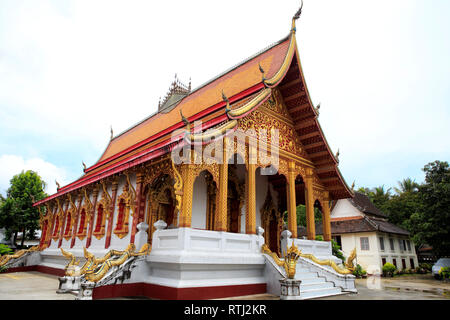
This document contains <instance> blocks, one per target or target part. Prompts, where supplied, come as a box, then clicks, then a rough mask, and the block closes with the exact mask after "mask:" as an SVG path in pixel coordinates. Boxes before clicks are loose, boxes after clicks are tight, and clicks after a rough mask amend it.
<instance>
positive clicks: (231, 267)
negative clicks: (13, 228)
mask: <svg viewBox="0 0 450 320" xmlns="http://www.w3.org/2000/svg"><path fill="white" fill-rule="evenodd" d="M297 18H298V16H296V17H294V19H293V20H292V28H291V31H290V32H289V34H288V35H287V36H286V37H285V38H283V39H281V40H280V41H277V42H276V43H274V44H272V45H271V46H269V47H268V48H265V49H264V50H262V51H260V52H258V53H257V54H255V55H254V56H252V57H250V58H248V59H246V60H245V61H243V62H241V63H240V64H239V65H237V66H235V67H233V68H232V69H230V70H228V71H226V72H224V73H223V74H221V75H219V76H217V77H216V78H214V79H212V80H210V81H208V82H207V83H205V84H203V85H201V86H200V87H198V88H195V89H191V85H190V84H189V85H184V84H182V83H181V81H179V80H178V79H175V81H174V82H173V84H172V86H171V88H170V90H169V93H168V94H167V96H166V97H165V98H164V99H163V101H160V103H159V107H158V112H156V113H155V114H153V115H151V116H149V117H148V118H146V119H144V120H143V121H141V122H140V123H138V124H136V125H135V126H133V127H132V128H130V129H128V130H127V131H125V132H123V133H121V134H119V135H117V136H111V140H110V142H109V144H108V146H107V148H106V150H105V151H104V153H103V154H102V156H101V157H100V159H99V160H98V162H97V163H96V164H94V165H92V166H90V167H85V168H84V175H83V176H82V177H81V178H79V179H78V180H76V181H74V182H72V183H70V184H69V185H66V186H63V187H60V188H58V190H57V193H55V194H53V195H51V196H49V197H48V198H46V199H44V200H42V201H39V202H36V203H35V204H34V205H35V206H37V207H38V208H39V210H40V212H41V218H40V225H41V231H42V236H41V241H40V244H39V254H40V260H39V266H40V270H43V271H46V272H51V273H55V274H60V275H63V274H64V271H65V272H66V273H65V274H66V275H67V263H68V260H67V257H66V255H64V254H63V253H64V252H65V253H66V254H67V253H68V252H69V253H70V255H71V256H73V257H74V259H80V261H87V260H88V257H89V254H91V255H93V256H96V257H101V256H105V255H107V254H108V252H113V251H114V250H116V251H117V250H124V249H125V248H128V247H129V246H130V245H133V246H132V247H133V248H134V247H135V248H136V250H139V249H140V248H141V247H145V248H147V249H146V250H147V251H145V252H146V253H145V255H144V256H145V258H141V260H139V261H141V262H140V263H139V264H138V265H137V266H138V267H137V268H134V269H133V270H134V271H133V272H132V273H131V277H129V278H127V280H126V281H125V282H124V283H123V284H121V287H120V288H122V289H123V290H125V289H124V288H126V290H128V291H127V292H128V293H129V292H130V290H131V291H133V290H134V291H133V292H134V293H136V294H138V293H139V294H141V295H147V296H149V297H155V298H167V299H185V298H194V299H197V298H214V297H226V296H233V295H235V296H236V295H244V294H253V293H263V292H275V293H276V292H277V290H280V284H277V283H276V282H277V281H275V280H273V279H276V278H277V277H278V278H280V275H282V274H283V272H284V271H283V270H279V269H280V268H279V266H280V265H281V264H280V263H279V264H278V266H277V264H276V263H273V262H274V261H275V260H270V261H269V262H268V259H272V258H270V257H271V256H272V257H274V256H273V255H272V254H275V255H276V256H278V257H281V258H282V257H284V256H285V255H286V252H287V250H288V248H289V246H292V245H293V244H295V245H296V246H297V247H298V248H299V250H300V251H301V252H302V253H303V254H314V255H315V257H316V258H317V259H319V260H320V259H322V260H323V261H328V262H327V263H328V264H327V263H318V262H317V261H319V260H317V259H316V260H317V261H314V259H313V260H311V259H310V260H311V261H309V262H308V261H306V260H307V258H301V259H304V260H305V261H304V262H302V263H304V265H303V266H302V267H301V268H303V269H301V268H300V267H299V266H297V273H298V274H299V276H300V275H301V272H302V271H303V272H304V274H305V275H307V274H309V273H311V272H312V271H311V270H312V269H314V268H318V269H317V270H319V269H320V268H322V269H323V270H322V269H320V270H319V271H317V270H316V271H315V272H316V273H317V274H320V273H321V272H322V273H327V272H328V273H333V272H334V276H335V277H336V279H337V278H339V277H340V278H339V279H338V280H336V281H334V282H333V281H332V284H330V283H328V284H325V285H323V284H322V285H321V286H318V285H317V284H318V283H319V282H320V281H316V282H314V281H310V283H311V285H314V284H316V287H317V288H316V287H311V289H310V292H313V291H314V290H316V291H317V290H319V289H320V288H325V289H326V290H328V291H326V290H325V293H323V292H322V293H321V294H322V295H326V294H327V292H328V294H336V293H337V292H338V291H339V292H341V291H342V290H337V289H336V288H338V287H339V285H338V283H340V282H339V281H344V282H345V281H347V282H348V281H349V279H350V278H351V276H350V275H349V272H339V270H344V269H342V266H341V267H340V268H341V269H336V268H337V267H336V266H332V264H334V265H336V264H335V263H334V262H333V261H336V259H334V257H333V256H332V255H331V247H330V240H331V227H330V203H331V201H333V200H338V199H345V198H351V197H352V196H353V193H352V191H351V189H350V188H348V186H347V184H346V183H345V181H344V179H343V177H342V175H341V173H340V171H339V169H338V163H339V159H338V155H335V154H333V152H332V151H331V149H330V146H329V145H328V143H327V141H326V139H325V136H324V134H323V131H322V128H321V126H320V124H319V121H318V118H319V108H318V107H315V106H314V105H313V103H312V101H311V98H310V95H309V93H308V89H307V86H306V83H305V79H304V75H303V71H302V68H301V63H300V58H299V52H298V48H297V44H296V37H295V34H296V27H295V20H296V19H297ZM299 204H304V205H305V206H306V212H307V239H298V237H297V217H296V207H297V205H299ZM315 207H317V208H319V209H320V210H321V212H322V215H323V219H322V221H323V226H322V229H323V237H324V240H325V241H315V230H316V228H315V225H314V208H315ZM262 247H264V250H265V251H264V250H263V251H262ZM308 250H309V251H308ZM129 256H130V255H129ZM275 258H276V257H275ZM275 258H274V259H275ZM301 259H300V260H301ZM276 261H278V260H276ZM336 263H338V261H336ZM268 268H269V269H268ZM270 268H272V269H270ZM277 268H278V269H277ZM336 270H337V271H336ZM347 271H348V270H347ZM277 272H278V273H277ZM310 276H311V275H310ZM311 277H312V276H311ZM311 277H310V278H311ZM324 277H325V276H324ZM344 278H345V279H344ZM270 279H272V280H270ZM308 279H309V278H308V277H306V278H305V279H304V280H303V283H304V285H305V286H307V285H308V281H307V280H308ZM311 279H312V278H311ZM327 279H328V278H327ZM316 280H317V279H316ZM327 281H328V280H327ZM330 281H331V280H330ZM330 281H328V282H330ZM96 283H98V282H96ZM111 286H112V285H111V284H108V285H105V286H103V287H101V286H97V287H96V288H95V289H94V293H93V297H94V298H100V297H109V296H112V295H113V293H112V292H113V291H114V290H112V289H110V287H111ZM116 286H119V285H118V284H117V283H116ZM344 287H345V286H341V287H339V288H341V289H342V288H344ZM108 288H109V289H108ZM198 288H202V290H196V289H198ZM307 289H308V288H307V287H304V288H303V290H304V292H306V294H305V295H304V296H305V297H314V296H317V294H316V295H314V292H313V293H309V295H308V290H307ZM344 289H345V288H344ZM323 290H324V289H322V291H323ZM114 292H115V293H114V294H116V295H117V294H118V293H117V292H120V290H119V289H117V288H116V289H115V291H114ZM124 292H125V291H124ZM319 296H320V295H319Z"/></svg>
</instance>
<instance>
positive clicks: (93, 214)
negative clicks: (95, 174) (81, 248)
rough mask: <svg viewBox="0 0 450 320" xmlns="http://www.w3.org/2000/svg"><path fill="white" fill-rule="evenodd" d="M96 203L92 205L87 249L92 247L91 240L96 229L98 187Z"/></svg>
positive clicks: (94, 193) (95, 193)
mask: <svg viewBox="0 0 450 320" xmlns="http://www.w3.org/2000/svg"><path fill="white" fill-rule="evenodd" d="M93 195H94V203H93V204H92V209H91V219H90V221H89V231H88V237H87V240H86V248H89V247H90V245H91V240H92V231H93V229H94V221H95V209H96V208H95V207H96V206H97V196H98V187H95V189H94V192H93Z"/></svg>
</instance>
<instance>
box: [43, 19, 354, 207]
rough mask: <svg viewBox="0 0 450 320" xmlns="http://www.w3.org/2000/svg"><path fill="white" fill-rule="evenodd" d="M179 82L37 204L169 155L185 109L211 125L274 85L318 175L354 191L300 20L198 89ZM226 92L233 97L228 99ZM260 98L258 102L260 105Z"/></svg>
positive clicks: (340, 194)
mask: <svg viewBox="0 0 450 320" xmlns="http://www.w3.org/2000/svg"><path fill="white" fill-rule="evenodd" d="M262 73H263V76H262ZM175 87H177V88H178V87H180V88H181V89H180V90H178V89H177V88H174V89H173V90H170V91H169V94H168V95H167V96H166V98H165V99H164V102H163V104H162V108H161V104H160V106H159V111H158V112H156V113H155V114H153V115H151V116H149V117H147V118H146V119H144V120H142V121H141V122H139V123H137V124H136V125H134V126H132V127H131V128H129V129H128V130H126V131H124V132H123V133H121V134H119V135H117V136H116V137H113V138H112V139H111V141H110V143H109V144H108V146H107V148H106V150H105V151H104V152H103V154H102V156H101V157H100V159H99V160H98V162H97V163H96V164H95V165H93V166H91V167H89V168H86V169H85V170H84V172H85V175H84V176H82V177H81V178H79V179H78V180H76V181H75V182H72V183H71V184H69V185H66V186H64V187H62V188H60V189H59V190H58V192H57V194H54V195H52V196H50V197H48V198H46V199H44V200H42V201H40V202H37V203H36V204H35V205H39V204H41V203H44V202H46V201H48V200H51V199H53V198H55V197H58V196H59V195H62V194H65V193H68V192H71V191H72V190H76V189H78V188H81V187H83V186H85V185H88V184H91V183H94V182H96V181H99V180H101V179H104V178H106V177H108V176H111V175H113V174H116V173H119V172H121V171H123V170H126V169H128V168H131V167H133V166H136V165H139V164H142V163H144V162H146V161H149V160H151V159H154V158H156V157H160V156H163V155H164V154H166V153H167V152H168V151H169V150H170V148H171V146H172V144H173V141H172V140H171V134H172V133H173V132H174V131H175V130H177V129H183V128H185V124H184V122H183V121H182V119H181V117H180V114H181V112H182V114H183V116H184V117H185V119H187V120H188V121H189V122H194V121H196V120H200V119H201V120H202V122H203V123H204V124H205V127H204V128H205V129H207V128H210V127H213V126H215V125H217V124H223V123H224V122H226V121H228V120H229V119H238V118H239V117H242V116H245V115H246V114H248V112H251V111H252V110H254V109H251V108H250V109H249V111H248V112H246V113H241V114H240V115H238V116H236V117H234V118H233V117H231V118H230V113H231V112H230V113H229V112H228V111H226V107H227V103H228V102H229V103H230V108H231V109H232V110H233V112H234V111H235V108H234V107H233V106H235V104H240V103H241V102H242V100H243V99H248V98H249V97H252V96H253V95H256V96H261V97H263V98H264V97H268V96H267V94H266V93H270V88H274V87H277V88H278V89H279V90H280V93H281V95H282V96H283V98H284V101H285V105H286V107H287V108H288V112H289V114H290V116H291V117H292V120H293V123H294V126H295V130H296V131H297V133H298V135H299V137H300V141H301V143H302V145H303V147H304V148H305V152H306V154H307V157H308V159H307V160H308V161H310V163H312V164H313V165H314V166H315V167H316V170H317V174H318V178H319V180H320V182H321V183H322V184H323V185H324V186H325V188H326V189H327V190H329V192H330V196H331V198H332V199H342V198H349V197H352V196H353V194H352V191H351V190H350V189H349V188H348V186H347V184H346V183H345V181H344V179H343V177H342V175H341V173H340V171H339V168H338V159H337V156H335V155H334V154H333V153H332V152H331V150H330V147H329V145H328V143H327V141H326V139H325V136H324V134H323V132H322V129H321V127H320V124H319V122H318V109H317V108H315V107H314V106H313V104H312V102H311V98H310V96H309V93H308V90H307V87H306V83H305V80H304V76H303V71H302V68H301V64H300V58H299V53H298V48H297V44H296V39H295V23H294V20H293V27H292V29H291V32H290V33H289V35H288V36H287V37H284V38H283V39H281V40H279V41H277V42H275V43H274V44H272V45H271V46H269V47H267V48H265V49H264V50H262V51H260V52H258V53H256V54H255V55H253V56H251V57H249V58H247V59H246V60H244V61H243V62H241V63H239V64H237V65H235V66H233V67H232V68H231V69H229V70H227V71H225V72H224V73H222V74H220V75H218V76H217V77H215V78H214V79H212V80H210V81H208V82H206V83H205V84H203V85H201V86H199V87H198V88H196V89H194V90H192V91H190V87H189V88H185V87H186V86H184V87H183V86H181V85H179V84H177V83H176V84H175ZM223 94H226V97H228V98H227V102H226V101H225V100H224V95H223ZM263 98H261V99H260V100H259V101H263ZM259 104H260V103H258V104H255V108H256V107H257V106H258V105H259Z"/></svg>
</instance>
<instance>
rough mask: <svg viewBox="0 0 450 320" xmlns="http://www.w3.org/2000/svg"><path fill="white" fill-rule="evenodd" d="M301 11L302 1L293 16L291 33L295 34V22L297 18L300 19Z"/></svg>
mask: <svg viewBox="0 0 450 320" xmlns="http://www.w3.org/2000/svg"><path fill="white" fill-rule="evenodd" d="M302 9H303V0H301V5H300V8H299V9H298V10H297V12H296V13H295V15H294V16H293V17H292V29H291V32H293V33H295V31H296V27H295V20H298V18H300V15H301V14H302Z"/></svg>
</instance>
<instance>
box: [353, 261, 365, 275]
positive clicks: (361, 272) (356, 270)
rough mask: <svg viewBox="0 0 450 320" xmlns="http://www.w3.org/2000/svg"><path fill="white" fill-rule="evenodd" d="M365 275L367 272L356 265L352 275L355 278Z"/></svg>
mask: <svg viewBox="0 0 450 320" xmlns="http://www.w3.org/2000/svg"><path fill="white" fill-rule="evenodd" d="M366 274H367V271H366V270H364V269H363V267H361V265H359V264H357V265H356V268H355V270H354V271H353V275H354V276H355V277H357V278H362V277H364V276H365V275H366Z"/></svg>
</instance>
